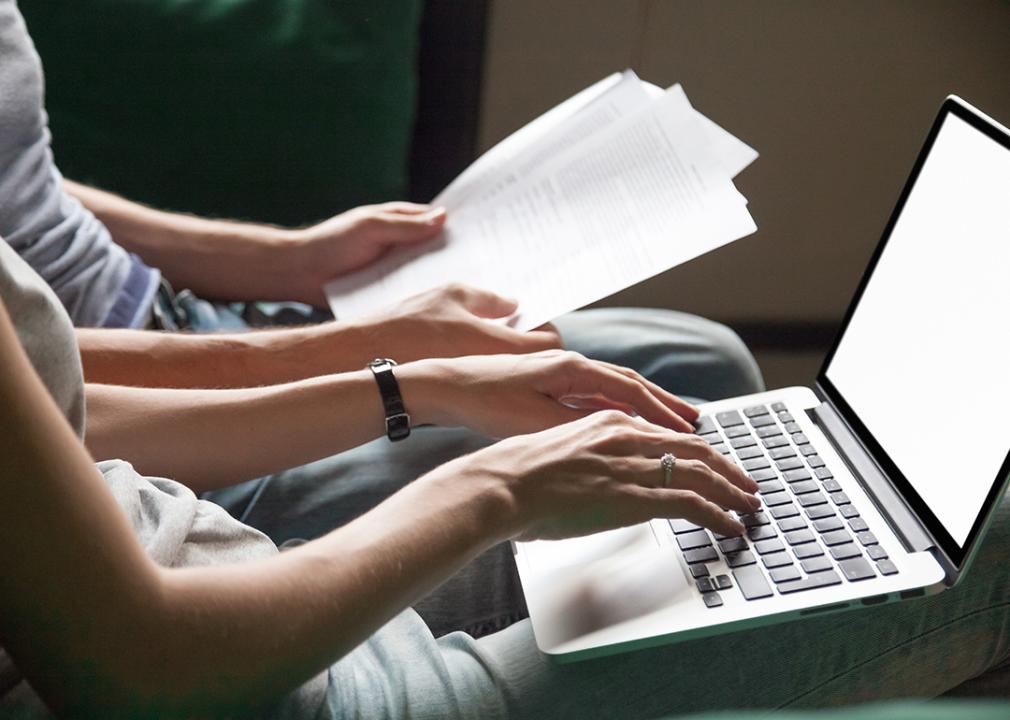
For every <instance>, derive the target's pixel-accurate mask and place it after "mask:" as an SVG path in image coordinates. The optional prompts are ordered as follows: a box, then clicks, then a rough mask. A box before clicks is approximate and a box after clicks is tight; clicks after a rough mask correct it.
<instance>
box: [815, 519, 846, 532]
mask: <svg viewBox="0 0 1010 720" xmlns="http://www.w3.org/2000/svg"><path fill="white" fill-rule="evenodd" d="M842 527H843V525H842V521H841V520H839V519H838V518H837V517H835V516H832V517H829V518H823V519H821V520H815V521H814V530H816V531H817V532H821V533H824V532H829V531H831V530H841V529H842Z"/></svg>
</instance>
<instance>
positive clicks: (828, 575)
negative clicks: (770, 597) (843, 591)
mask: <svg viewBox="0 0 1010 720" xmlns="http://www.w3.org/2000/svg"><path fill="white" fill-rule="evenodd" d="M841 582H842V579H841V578H840V577H838V573H836V572H835V571H834V570H825V571H824V572H818V573H814V574H813V575H808V576H807V577H805V578H803V579H802V580H794V581H792V582H785V583H782V584H781V585H779V586H778V588H779V592H780V593H782V594H783V595H785V594H786V593H792V592H799V591H801V590H814V589H816V588H822V587H828V586H829V585H840V584H841Z"/></svg>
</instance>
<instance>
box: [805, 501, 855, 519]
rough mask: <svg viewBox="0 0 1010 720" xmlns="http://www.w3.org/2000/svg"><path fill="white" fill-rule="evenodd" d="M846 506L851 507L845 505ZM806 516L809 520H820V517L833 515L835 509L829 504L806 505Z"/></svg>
mask: <svg viewBox="0 0 1010 720" xmlns="http://www.w3.org/2000/svg"><path fill="white" fill-rule="evenodd" d="M846 507H851V506H849V505H847V506H846ZM806 512H807V517H808V518H810V519H811V520H820V519H821V518H826V517H833V516H834V514H835V511H834V510H833V509H832V508H831V506H830V505H827V504H825V505H814V506H813V507H808V508H807V509H806Z"/></svg>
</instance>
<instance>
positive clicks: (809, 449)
mask: <svg viewBox="0 0 1010 720" xmlns="http://www.w3.org/2000/svg"><path fill="white" fill-rule="evenodd" d="M815 454H817V448H815V447H814V446H813V445H800V455H803V456H808V455H815Z"/></svg>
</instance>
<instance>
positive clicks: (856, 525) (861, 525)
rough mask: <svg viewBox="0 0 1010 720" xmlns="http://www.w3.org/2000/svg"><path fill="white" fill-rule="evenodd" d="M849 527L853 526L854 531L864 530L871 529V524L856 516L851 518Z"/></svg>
mask: <svg viewBox="0 0 1010 720" xmlns="http://www.w3.org/2000/svg"><path fill="white" fill-rule="evenodd" d="M849 527H850V528H852V532H863V531H864V530H869V529H870V526H869V525H867V524H866V521H865V520H863V518H861V517H854V518H852V519H851V520H849Z"/></svg>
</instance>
